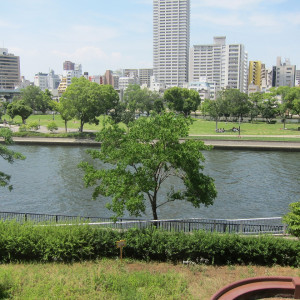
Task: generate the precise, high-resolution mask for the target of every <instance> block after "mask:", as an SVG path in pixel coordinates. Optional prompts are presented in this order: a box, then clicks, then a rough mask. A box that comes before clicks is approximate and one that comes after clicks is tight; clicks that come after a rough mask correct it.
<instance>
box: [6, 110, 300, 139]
mask: <svg viewBox="0 0 300 300" xmlns="http://www.w3.org/2000/svg"><path fill="white" fill-rule="evenodd" d="M103 118H104V117H103V116H101V117H99V125H95V124H88V123H86V124H84V127H83V131H89V130H95V131H99V130H101V129H102V121H103ZM2 119H3V120H4V119H6V120H7V121H9V120H10V118H9V117H8V116H7V115H4V116H3V117H2ZM193 120H194V122H193V124H192V125H191V127H190V134H191V135H200V136H201V135H215V136H222V135H223V134H225V135H231V136H232V137H237V136H238V133H237V132H233V131H232V130H231V129H232V128H233V127H236V128H238V127H239V123H238V122H218V128H224V129H225V132H224V133H217V132H216V130H215V129H216V123H215V121H208V120H203V119H193ZM14 122H15V123H18V124H21V123H22V121H21V118H20V117H19V116H16V117H15V118H14ZM30 122H37V123H39V125H41V126H47V125H48V124H49V123H50V122H53V115H31V116H30V117H29V118H28V119H27V123H30ZM54 122H55V123H56V125H57V126H58V127H59V128H64V127H65V123H64V121H63V120H62V119H61V117H60V115H54ZM79 125H80V122H79V121H78V120H71V121H69V122H68V129H78V128H79ZM240 126H241V135H243V136H244V135H281V136H285V135H300V131H298V127H300V123H293V124H286V128H287V129H286V130H283V124H282V123H281V122H280V120H277V123H275V124H266V123H265V122H257V123H241V124H240Z"/></svg>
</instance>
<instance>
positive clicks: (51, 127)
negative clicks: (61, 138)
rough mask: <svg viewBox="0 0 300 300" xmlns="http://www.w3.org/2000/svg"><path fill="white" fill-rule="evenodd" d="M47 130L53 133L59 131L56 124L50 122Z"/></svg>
mask: <svg viewBox="0 0 300 300" xmlns="http://www.w3.org/2000/svg"><path fill="white" fill-rule="evenodd" d="M47 129H48V130H49V131H51V132H53V131H55V130H57V129H58V127H57V125H56V123H55V122H54V121H52V122H50V123H49V124H48V125H47Z"/></svg>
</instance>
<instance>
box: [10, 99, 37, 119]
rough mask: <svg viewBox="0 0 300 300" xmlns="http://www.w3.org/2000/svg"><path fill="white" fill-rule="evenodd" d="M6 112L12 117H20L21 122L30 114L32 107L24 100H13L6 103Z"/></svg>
mask: <svg viewBox="0 0 300 300" xmlns="http://www.w3.org/2000/svg"><path fill="white" fill-rule="evenodd" d="M7 114H8V115H9V116H10V117H11V118H12V119H13V118H14V117H15V116H20V117H21V118H22V123H23V124H25V123H26V119H27V118H28V117H29V116H30V115H31V114H32V108H31V107H30V106H28V105H26V104H25V101H24V100H17V101H13V102H12V103H10V104H8V105H7Z"/></svg>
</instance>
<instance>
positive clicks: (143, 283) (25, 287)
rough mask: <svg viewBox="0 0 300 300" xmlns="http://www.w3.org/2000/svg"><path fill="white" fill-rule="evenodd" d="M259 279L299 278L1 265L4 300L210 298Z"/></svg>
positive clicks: (136, 266) (113, 265)
mask: <svg viewBox="0 0 300 300" xmlns="http://www.w3.org/2000/svg"><path fill="white" fill-rule="evenodd" d="M255 276H293V277H294V276H300V270H299V269H297V268H290V267H279V266H273V267H261V266H235V265H228V266H207V265H188V266H187V265H182V264H177V265H174V264H169V263H152V262H150V263H146V262H139V261H131V260H126V259H125V260H123V262H120V260H112V259H109V260H108V259H103V260H100V261H95V262H82V263H73V264H63V263H45V264H39V263H31V264H2V265H1V269H0V295H1V299H11V298H13V299H145V300H147V299H203V300H207V299H210V298H211V296H212V295H213V294H214V293H216V292H217V291H218V290H219V289H220V288H222V287H223V286H225V285H227V284H229V283H232V282H235V281H237V280H241V279H245V278H249V277H255Z"/></svg>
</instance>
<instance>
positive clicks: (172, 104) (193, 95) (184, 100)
mask: <svg viewBox="0 0 300 300" xmlns="http://www.w3.org/2000/svg"><path fill="white" fill-rule="evenodd" d="M164 100H165V101H166V102H167V103H168V106H169V108H170V109H171V110H174V111H176V112H178V113H183V114H184V115H185V116H188V115H190V114H191V112H192V111H196V110H197V108H198V106H199V105H200V102H201V99H200V96H199V93H198V92H196V91H195V90H189V89H186V88H180V87H172V88H170V89H168V90H166V91H165V93H164Z"/></svg>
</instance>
